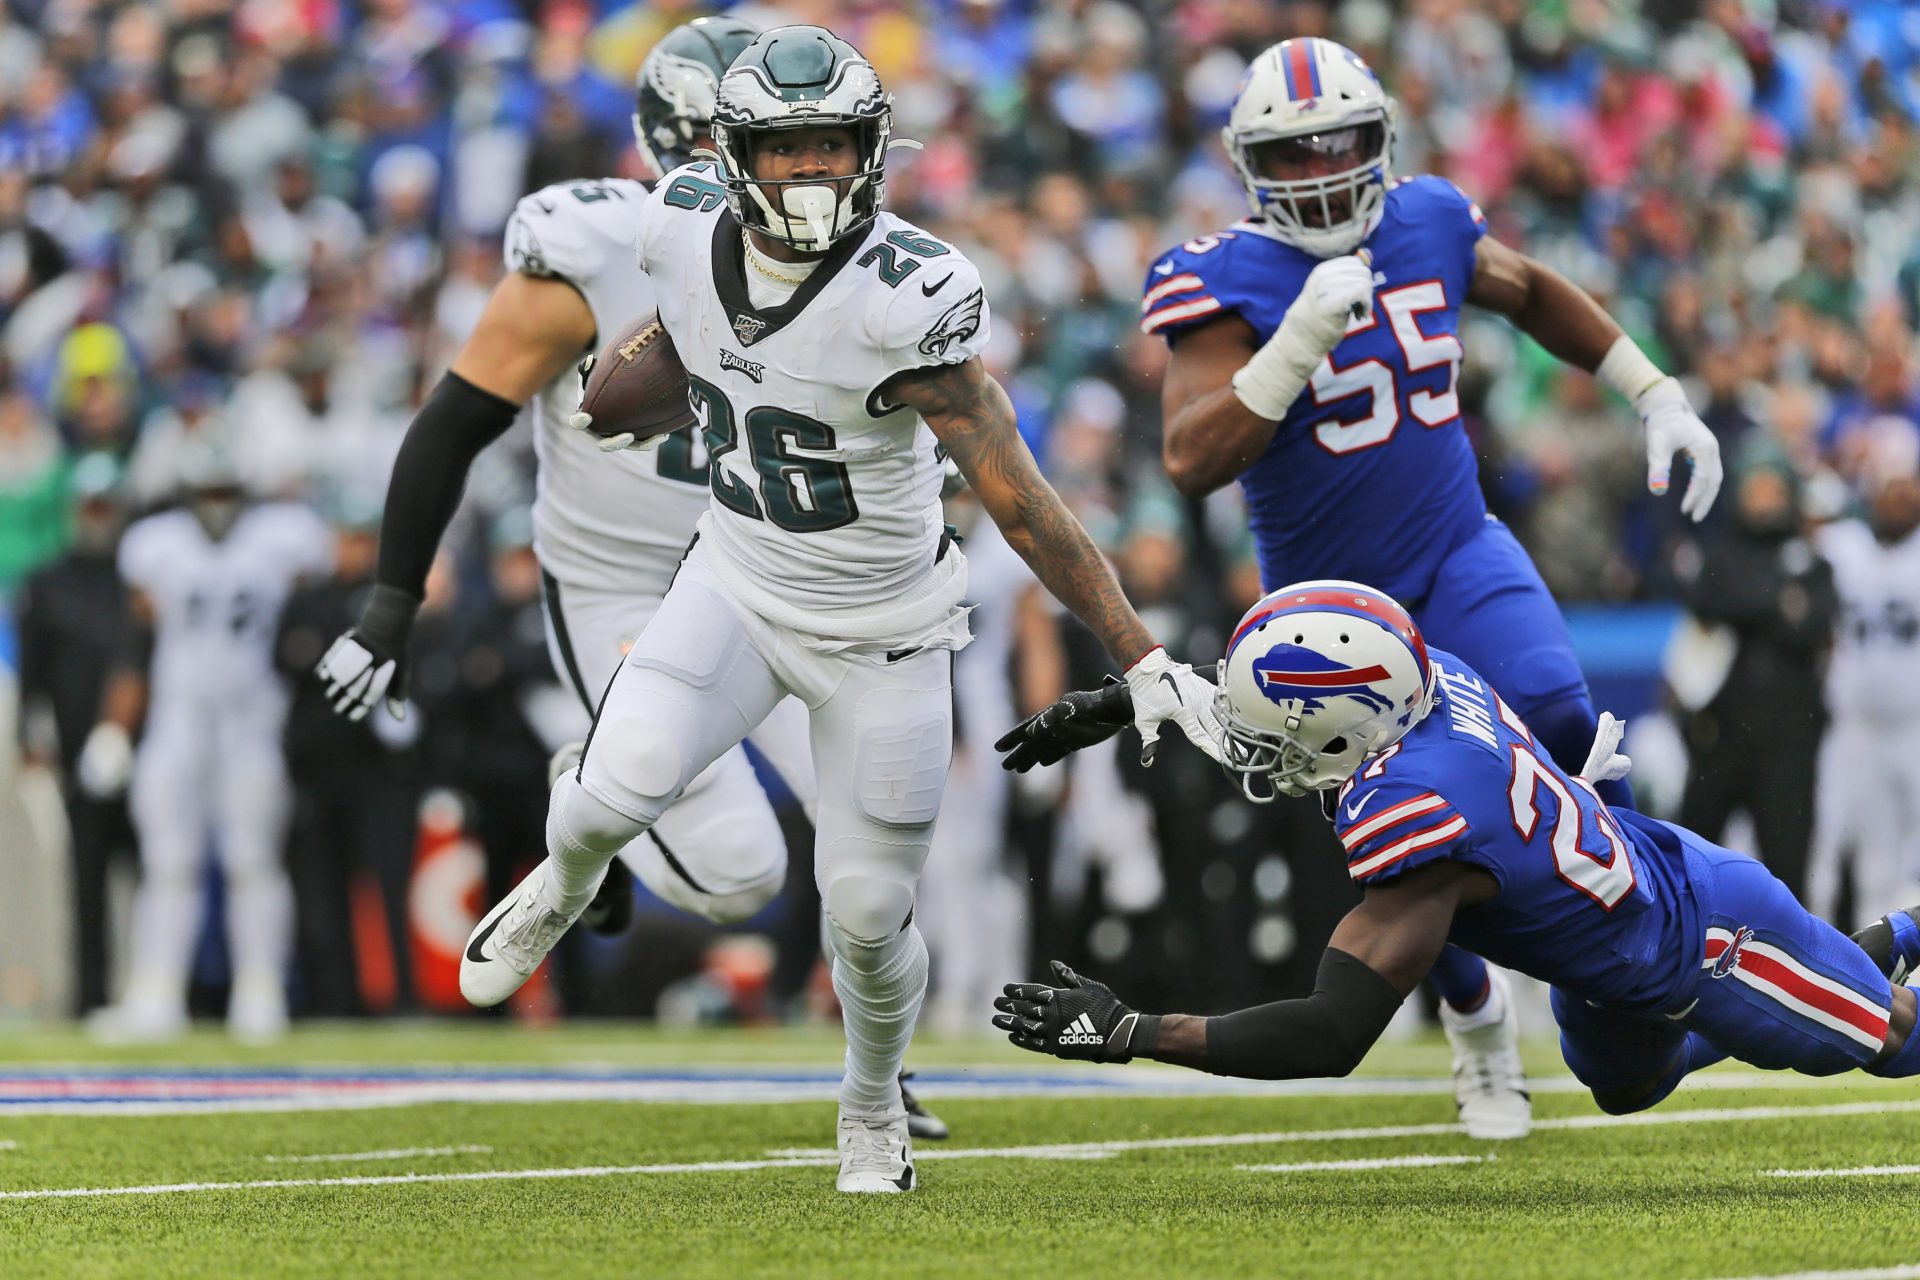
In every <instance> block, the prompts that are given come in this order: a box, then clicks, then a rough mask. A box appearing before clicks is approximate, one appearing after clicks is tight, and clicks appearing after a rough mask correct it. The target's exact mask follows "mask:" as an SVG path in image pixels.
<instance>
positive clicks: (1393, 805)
mask: <svg viewBox="0 0 1920 1280" xmlns="http://www.w3.org/2000/svg"><path fill="white" fill-rule="evenodd" d="M1334 834H1335V835H1337V836H1339V838H1340V844H1341V846H1342V847H1343V848H1344V849H1345V850H1346V854H1347V874H1348V875H1349V876H1351V877H1353V879H1354V881H1355V882H1356V883H1358V884H1375V883H1378V882H1380V881H1383V880H1387V879H1390V878H1391V877H1393V876H1397V875H1400V874H1402V873H1404V872H1407V871H1411V870H1412V869H1413V868H1415V867H1418V866H1423V865H1425V864H1426V863H1429V862H1433V861H1436V860H1438V859H1441V858H1444V857H1446V856H1447V855H1448V853H1449V852H1450V851H1451V850H1452V849H1453V848H1454V846H1456V845H1457V844H1459V843H1460V842H1461V841H1463V840H1465V839H1466V838H1467V837H1468V836H1469V835H1471V828H1470V827H1469V826H1468V824H1467V819H1466V817H1465V816H1464V815H1462V814H1461V813H1460V811H1459V810H1458V809H1456V808H1454V806H1453V805H1452V804H1451V803H1450V802H1448V800H1447V798H1446V797H1445V796H1443V795H1441V794H1440V793H1439V792H1437V791H1430V790H1425V789H1423V788H1422V787H1420V786H1419V785H1418V784H1412V785H1409V784H1407V783H1396V782H1387V783H1385V784H1383V785H1370V784H1369V783H1368V782H1367V781H1366V780H1365V779H1364V778H1362V779H1361V780H1360V781H1358V782H1357V783H1356V784H1355V785H1354V786H1353V787H1351V788H1349V790H1348V793H1347V794H1346V795H1345V796H1343V797H1342V798H1341V802H1340V806H1339V810H1338V812H1337V813H1335V815H1334Z"/></svg>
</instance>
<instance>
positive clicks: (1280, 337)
mask: <svg viewBox="0 0 1920 1280" xmlns="http://www.w3.org/2000/svg"><path fill="white" fill-rule="evenodd" d="M1285 337H1286V332H1285V325H1284V323H1283V324H1282V326H1281V330H1280V332H1278V333H1276V334H1275V335H1274V338H1275V341H1270V342H1268V343H1267V344H1266V345H1265V346H1263V347H1261V348H1260V349H1259V350H1258V351H1256V352H1254V353H1253V357H1252V358H1251V359H1249V360H1248V361H1247V362H1246V363H1245V364H1243V365H1241V366H1240V368H1239V370H1238V371H1237V372H1236V373H1235V374H1234V375H1233V394H1235V395H1236V396H1239V397H1240V403H1241V404H1243V405H1245V406H1247V408H1248V410H1249V411H1251V412H1252V413H1253V414H1255V415H1256V416H1258V417H1261V418H1265V419H1267V420H1268V421H1270V422H1278V421H1280V419H1282V418H1284V417H1286V416H1287V410H1289V409H1291V408H1293V402H1294V401H1295V400H1298V399H1299V398H1300V391H1301V388H1303V387H1305V386H1306V385H1307V379H1308V378H1311V377H1312V376H1313V366H1314V365H1316V364H1318V363H1319V360H1317V359H1315V360H1310V361H1306V362H1304V363H1303V362H1302V360H1301V359H1300V357H1299V355H1298V354H1297V353H1295V352H1291V351H1289V350H1287V348H1288V347H1290V346H1292V345H1293V344H1291V343H1289V342H1287V341H1285Z"/></svg>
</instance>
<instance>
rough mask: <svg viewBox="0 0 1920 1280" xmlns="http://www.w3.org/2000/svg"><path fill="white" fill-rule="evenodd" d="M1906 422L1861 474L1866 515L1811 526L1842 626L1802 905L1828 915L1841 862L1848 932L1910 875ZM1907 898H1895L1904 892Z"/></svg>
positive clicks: (1915, 528) (1919, 545)
mask: <svg viewBox="0 0 1920 1280" xmlns="http://www.w3.org/2000/svg"><path fill="white" fill-rule="evenodd" d="M1917 461H1920V459H1916V457H1915V449H1914V446H1913V437H1912V436H1911V435H1910V434H1909V433H1908V431H1907V428H1906V425H1905V424H1904V423H1902V424H1900V425H1899V427H1898V429H1897V430H1896V431H1894V432H1890V433H1889V434H1888V435H1887V437H1886V438H1885V440H1884V441H1883V442H1882V443H1881V445H1880V447H1879V448H1878V449H1877V450H1876V453H1875V457H1874V459H1873V463H1872V465H1870V466H1869V467H1868V469H1867V476H1866V484H1865V488H1866V490H1867V518H1866V519H1865V520H1838V521H1835V522H1834V523H1832V524H1829V525H1827V526H1825V527H1823V528H1822V529H1821V530H1820V531H1819V535H1818V538H1817V544H1818V546H1819V550H1820V554H1821V555H1822V556H1824V557H1825V558H1826V560H1827V562H1828V563H1829V564H1831V565H1832V566H1833V583H1834V587H1835V589H1836V590H1837V591H1838V592H1839V595H1840V609H1841V616H1840V625H1839V626H1838V627H1836V628H1835V634H1834V639H1833V655H1832V657H1831V659H1830V660H1829V662H1828V666H1827V710H1828V712H1829V714H1830V715H1831V717H1832V718H1831V720H1830V721H1829V722H1828V725H1827V735H1826V738H1825V739H1824V740H1823V741H1822V742H1821V744H1820V783H1819V794H1818V801H1817V804H1816V805H1815V824H1814V833H1813V850H1812V855H1811V858H1810V860H1809V865H1808V868H1807V904H1808V906H1809V907H1810V908H1811V909H1812V910H1813V911H1814V912H1815V913H1816V914H1819V915H1822V916H1825V917H1826V918H1828V919H1833V918H1834V916H1833V910H1834V907H1835V906H1836V905H1837V904H1836V899H1837V897H1838V895H1839V890H1840V866H1841V864H1842V863H1843V862H1851V865H1852V868H1853V888H1854V893H1853V900H1854V903H1855V914H1856V915H1857V916H1858V917H1859V919H1858V920H1857V921H1855V924H1856V925H1860V924H1865V923H1866V921H1867V920H1868V919H1870V918H1871V917H1869V916H1867V914H1866V912H1867V911H1869V910H1872V905H1871V904H1878V903H1881V902H1904V901H1907V900H1908V898H1910V897H1911V896H1912V893H1913V887H1914V883H1915V881H1916V880H1920V474H1916V470H1917V468H1916V462H1917ZM1902 895H1905V896H1902Z"/></svg>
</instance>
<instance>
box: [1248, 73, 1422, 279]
mask: <svg viewBox="0 0 1920 1280" xmlns="http://www.w3.org/2000/svg"><path fill="white" fill-rule="evenodd" d="M1393 116H1394V102H1393V99H1392V98H1390V97H1388V96H1387V91H1386V90H1385V89H1383V88H1381V87H1380V79H1379V77H1378V76H1376V75H1374V74H1373V71H1372V69H1371V68H1369V67H1368V66H1367V64H1366V63H1365V62H1363V61H1361V59H1360V55H1359V54H1357V53H1355V52H1354V51H1353V50H1351V49H1349V48H1347V47H1346V46H1345V45H1342V44H1335V43H1334V42H1333V41H1331V40H1322V39H1320V38H1318V37H1314V36H1309V37H1306V38H1303V39H1297V40H1282V41H1281V42H1280V43H1279V44H1277V45H1274V46H1273V47H1272V48H1271V49H1268V50H1267V51H1266V52H1265V53H1262V54H1261V55H1260V56H1259V57H1257V58H1255V59H1254V60H1253V64H1252V65H1251V66H1249V67H1248V68H1247V71H1246V75H1245V76H1243V77H1242V78H1241V81H1240V92H1239V94H1238V96H1236V97H1235V98H1234V100H1233V111H1232V113H1231V114H1230V115H1229V116H1228V117H1227V124H1226V127H1225V128H1224V129H1222V130H1221V131H1220V141H1221V142H1222V143H1223V144H1224V145H1225V147H1226V149H1227V155H1228V156H1230V157H1232V159H1233V167H1234V168H1235V169H1237V170H1239V171H1240V181H1241V183H1242V184H1243V185H1244V186H1245V187H1246V189H1247V199H1248V201H1249V202H1251V203H1252V205H1253V212H1254V216H1255V217H1258V218H1261V219H1264V220H1265V222H1266V224H1267V225H1268V226H1269V227H1271V228H1272V229H1273V233H1274V234H1275V235H1276V236H1278V237H1280V239H1282V240H1284V241H1286V242H1287V243H1288V244H1290V245H1293V246H1294V247H1295V248H1297V249H1301V250H1304V251H1305V252H1307V253H1310V254H1312V255H1313V256H1314V257H1316V258H1336V257H1339V256H1340V255H1341V254H1343V253H1352V252H1353V251H1354V250H1355V249H1357V248H1359V247H1360V243H1361V241H1363V240H1365V239H1366V238H1367V236H1368V235H1370V234H1371V233H1372V231H1373V229H1374V227H1375V226H1376V225H1378V224H1379V220H1380V214H1381V211H1382V209H1383V208H1384V207H1385V204H1386V198H1387V180H1388V176H1389V174H1388V170H1389V164H1390V162H1391V159H1392V156H1393ZM1276 153H1278V154H1276ZM1330 157H1334V158H1349V159H1351V160H1352V161H1353V163H1352V164H1350V165H1348V166H1347V167H1345V168H1341V169H1339V170H1337V171H1335V172H1332V173H1316V174H1314V175H1313V176H1302V177H1298V178H1291V179H1288V178H1271V177H1268V176H1266V174H1267V172H1268V171H1269V169H1268V166H1270V165H1273V164H1275V163H1276V162H1286V161H1291V162H1292V167H1296V168H1324V167H1326V164H1327V160H1326V159H1325V158H1330ZM1316 158H1322V159H1320V161H1319V163H1318V164H1317V165H1316V164H1315V160H1316Z"/></svg>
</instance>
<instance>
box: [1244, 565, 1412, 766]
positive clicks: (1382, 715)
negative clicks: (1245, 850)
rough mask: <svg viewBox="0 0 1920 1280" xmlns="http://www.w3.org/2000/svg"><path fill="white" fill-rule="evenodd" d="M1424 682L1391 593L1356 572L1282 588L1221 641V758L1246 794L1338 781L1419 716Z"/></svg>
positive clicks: (1408, 625)
mask: <svg viewBox="0 0 1920 1280" xmlns="http://www.w3.org/2000/svg"><path fill="white" fill-rule="evenodd" d="M1433 690H1434V675H1433V666H1432V664H1431V663H1429V662H1428V661H1427V645H1426V641H1424V640H1423V639H1421V638H1420V628H1419V627H1417V626H1415V625H1414V621H1413V619H1412V618H1411V617H1409V616H1408V615H1407V611H1406V610H1405V609H1402V608H1401V607H1400V606H1399V605H1398V604H1396V603H1394V601H1393V599H1392V597H1390V596H1387V595H1385V594H1384V593H1382V592H1379V591H1375V590H1374V589H1373V588H1372V587H1368V586H1363V585H1361V584H1360V583H1358V582H1340V581H1334V580H1328V581H1319V582H1296V583H1294V584H1293V585H1292V586H1290V587H1282V588H1280V590H1278V591H1275V592H1273V593H1272V594H1271V595H1268V596H1266V597H1265V598H1264V599H1262V600H1261V601H1260V603H1259V604H1256V605H1255V606H1253V608H1252V609H1250V610H1248V611H1247V615H1246V617H1244V618H1242V619H1241V620H1240V625H1239V626H1238V627H1236V628H1234V632H1233V639H1232V640H1230V641H1229V642H1228V643H1227V656H1226V660H1225V661H1223V662H1222V663H1221V664H1220V691H1219V693H1218V694H1216V695H1215V698H1214V709H1215V710H1216V711H1217V712H1218V714H1219V716H1220V723H1221V725H1222V726H1224V728H1225V730H1226V741H1225V743H1224V747H1225V752H1226V759H1225V760H1224V761H1223V762H1222V766H1221V767H1222V768H1224V769H1226V771H1227V774H1228V776H1229V777H1237V778H1238V779H1239V782H1240V789H1241V791H1242V792H1243V793H1244V794H1245V795H1246V797H1247V798H1248V799H1249V800H1252V801H1253V802H1254V803H1256V804H1266V803H1267V802H1268V801H1270V800H1272V799H1273V798H1274V796H1275V795H1276V794H1284V795H1301V794H1303V793H1305V792H1308V791H1322V790H1325V789H1327V788H1329V787H1336V786H1339V785H1340V784H1341V783H1343V782H1345V781H1346V780H1347V779H1348V778H1349V777H1351V776H1352V775H1353V772H1354V770H1356V769H1358V768H1359V767H1360V766H1361V765H1362V764H1363V763H1365V761H1366V759H1367V757H1369V756H1371V755H1373V754H1375V753H1376V752H1380V751H1384V750H1386V749H1387V748H1388V747H1390V746H1392V745H1393V744H1394V743H1396V742H1398V741H1399V740H1400V739H1401V738H1403V737H1405V736H1406V733H1407V731H1408V730H1409V729H1411V728H1413V726H1414V725H1416V724H1418V723H1420V720H1421V718H1422V717H1423V716H1425V715H1426V714H1427V712H1428V711H1429V710H1431V709H1432V707H1433Z"/></svg>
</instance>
